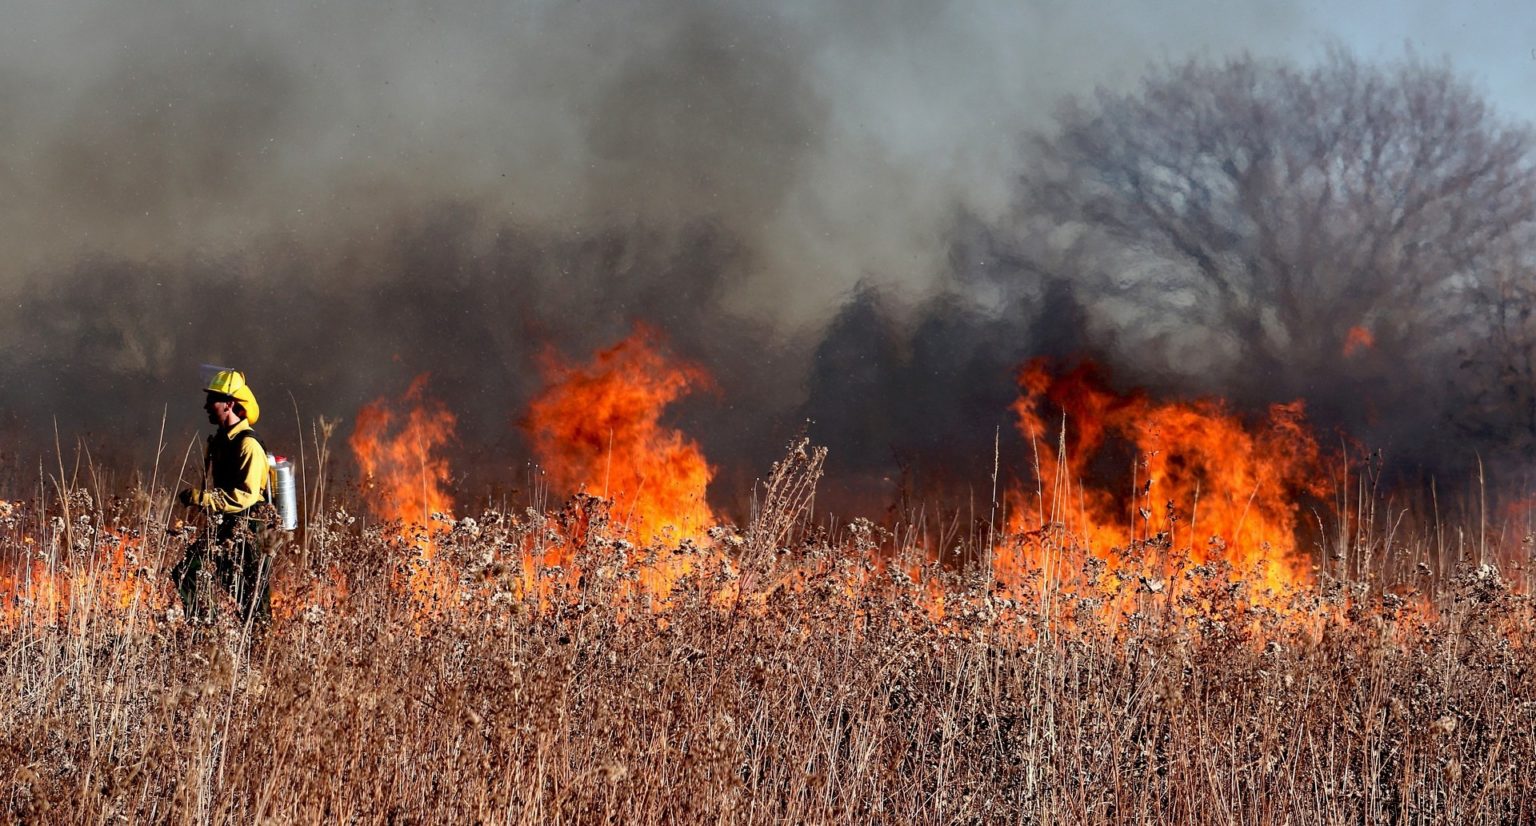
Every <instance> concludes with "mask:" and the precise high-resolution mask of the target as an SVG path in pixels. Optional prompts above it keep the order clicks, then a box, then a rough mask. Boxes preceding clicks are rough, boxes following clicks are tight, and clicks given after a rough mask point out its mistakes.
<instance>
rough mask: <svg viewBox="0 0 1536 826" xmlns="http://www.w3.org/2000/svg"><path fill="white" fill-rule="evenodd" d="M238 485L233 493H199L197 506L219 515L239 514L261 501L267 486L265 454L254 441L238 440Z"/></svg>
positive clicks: (213, 490)
mask: <svg viewBox="0 0 1536 826" xmlns="http://www.w3.org/2000/svg"><path fill="white" fill-rule="evenodd" d="M240 471H241V473H240V476H241V480H240V484H239V486H238V487H236V488H235V489H234V490H233V491H222V490H219V489H218V488H214V489H212V490H205V491H201V494H202V495H201V496H200V497H199V504H201V505H203V506H204V507H209V508H212V509H214V510H216V511H218V512H219V513H239V512H240V511H243V510H245V509H246V508H249V507H250V506H252V505H254V504H256V503H257V502H260V501H261V495H262V491H263V489H265V488H266V486H267V452H266V451H265V450H264V449H263V448H262V447H261V444H260V443H259V442H257V441H256V440H255V439H249V438H247V439H241V440H240Z"/></svg>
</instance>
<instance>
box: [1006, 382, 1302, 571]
mask: <svg viewBox="0 0 1536 826" xmlns="http://www.w3.org/2000/svg"><path fill="white" fill-rule="evenodd" d="M1019 382H1020V385H1021V389H1022V390H1023V396H1022V397H1021V398H1020V399H1019V400H1018V401H1017V402H1016V403H1015V404H1014V411H1015V412H1016V413H1017V415H1018V417H1019V423H1018V428H1019V430H1020V432H1022V433H1023V434H1024V436H1025V437H1026V438H1029V439H1030V440H1032V441H1033V442H1034V443H1035V445H1036V450H1037V451H1038V456H1039V472H1040V482H1039V487H1038V488H1037V489H1036V490H1033V491H1029V492H1028V493H1027V494H1026V493H1024V492H1022V491H1016V492H1015V495H1014V503H1015V508H1014V514H1015V515H1014V518H1013V519H1012V520H1011V522H1012V524H1011V526H1010V527H1012V528H1013V529H1014V530H1016V531H1022V530H1030V529H1036V528H1040V527H1042V526H1047V525H1052V524H1055V525H1060V526H1062V527H1064V528H1065V529H1066V530H1067V531H1068V533H1069V535H1070V536H1071V537H1072V539H1073V540H1075V541H1076V542H1077V543H1079V544H1080V545H1082V546H1083V547H1084V548H1085V549H1086V550H1088V551H1089V552H1090V553H1093V554H1096V555H1098V556H1101V557H1108V558H1113V557H1114V556H1115V555H1116V554H1117V552H1118V551H1120V550H1123V549H1125V548H1126V547H1127V546H1128V545H1129V544H1130V543H1131V542H1132V541H1133V540H1136V539H1146V538H1149V537H1152V536H1154V535H1156V534H1159V533H1161V534H1165V535H1166V536H1167V537H1168V539H1169V540H1170V541H1171V542H1172V543H1173V544H1172V547H1173V548H1174V549H1176V550H1178V549H1182V548H1184V547H1188V548H1189V557H1190V559H1191V561H1192V562H1194V563H1197V564H1199V563H1205V562H1214V561H1217V560H1224V561H1227V562H1230V563H1231V564H1232V565H1233V567H1234V573H1236V574H1237V575H1242V576H1246V575H1248V574H1249V573H1250V572H1256V574H1257V576H1258V577H1259V580H1260V581H1259V582H1258V583H1256V584H1260V585H1263V586H1267V587H1271V588H1276V587H1279V586H1284V585H1297V584H1301V583H1303V582H1307V581H1310V579H1311V575H1310V572H1309V571H1308V570H1307V569H1306V568H1305V566H1303V565H1302V564H1300V562H1299V561H1298V560H1297V559H1296V558H1295V555H1294V554H1293V553H1292V551H1293V548H1294V544H1295V535H1296V530H1297V528H1298V526H1299V517H1300V507H1301V506H1300V504H1299V497H1302V496H1314V497H1322V496H1324V495H1325V494H1326V491H1325V489H1324V488H1323V481H1322V480H1323V478H1324V476H1323V474H1322V473H1321V462H1320V455H1319V450H1318V447H1317V443H1316V441H1315V440H1314V439H1313V437H1312V436H1311V434H1310V432H1309V431H1308V430H1307V427H1306V421H1305V415H1304V413H1303V406H1302V403H1301V402H1300V401H1296V402H1292V403H1290V404H1283V405H1274V406H1272V407H1271V408H1270V410H1269V415H1268V417H1267V420H1266V421H1264V422H1261V423H1258V424H1255V425H1252V426H1250V425H1247V424H1245V423H1244V422H1243V421H1242V420H1241V419H1239V418H1238V417H1237V416H1235V415H1233V414H1231V413H1229V412H1228V411H1227V410H1226V408H1225V406H1224V405H1223V404H1222V402H1220V401H1216V400H1199V401H1195V402H1189V403H1175V402H1156V401H1153V400H1151V399H1149V398H1148V397H1147V396H1146V395H1145V394H1142V393H1131V394H1127V395H1118V394H1116V393H1114V392H1112V391H1110V390H1109V389H1108V388H1107V386H1106V385H1105V383H1104V380H1103V377H1102V376H1101V374H1100V373H1099V371H1098V370H1097V368H1096V367H1094V366H1093V365H1091V364H1084V365H1081V366H1079V367H1077V368H1075V369H1073V370H1071V371H1068V372H1067V373H1065V374H1062V375H1059V376H1058V375H1052V374H1051V372H1050V371H1049V370H1048V369H1047V366H1046V364H1045V362H1044V361H1043V360H1035V361H1032V362H1030V363H1029V364H1027V365H1026V366H1025V367H1024V368H1023V369H1022V370H1021V371H1020V374H1019ZM1048 409H1049V410H1052V411H1053V415H1056V413H1055V411H1059V414H1060V415H1062V416H1064V420H1065V424H1064V427H1065V434H1064V436H1063V437H1062V438H1061V440H1060V442H1061V444H1062V445H1063V446H1064V448H1065V450H1064V452H1059V451H1058V449H1057V447H1056V443H1055V442H1053V441H1052V440H1051V439H1050V438H1049V437H1048V434H1050V433H1053V432H1055V430H1056V428H1054V427H1051V426H1049V425H1048V423H1047V420H1046V415H1047V410H1048ZM1111 437H1114V438H1115V439H1117V440H1120V441H1121V442H1123V443H1125V444H1126V445H1127V446H1128V447H1129V448H1131V449H1132V450H1133V451H1134V454H1133V461H1134V466H1133V468H1132V476H1133V479H1134V484H1135V488H1134V493H1133V495H1132V496H1131V497H1129V498H1127V497H1123V496H1118V497H1117V496H1115V495H1112V494H1111V493H1110V492H1109V491H1107V490H1103V489H1096V488H1092V487H1087V486H1084V480H1086V479H1090V478H1092V476H1093V474H1092V473H1091V472H1090V467H1092V469H1093V470H1101V471H1102V469H1103V462H1102V460H1103V456H1101V453H1103V452H1105V451H1104V449H1105V448H1106V447H1107V446H1108V445H1109V444H1110V440H1111ZM1186 526H1187V527H1186Z"/></svg>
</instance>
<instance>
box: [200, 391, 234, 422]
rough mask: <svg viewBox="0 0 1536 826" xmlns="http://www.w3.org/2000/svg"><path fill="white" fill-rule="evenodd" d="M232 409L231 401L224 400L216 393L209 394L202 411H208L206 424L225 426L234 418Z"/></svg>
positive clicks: (232, 402) (232, 403)
mask: <svg viewBox="0 0 1536 826" xmlns="http://www.w3.org/2000/svg"><path fill="white" fill-rule="evenodd" d="M234 408H235V403H234V401H233V400H231V399H226V398H224V397H223V396H220V395H218V394H216V393H209V394H208V400H207V401H205V402H203V409H204V410H206V411H208V422H209V423H210V424H225V423H227V422H228V421H229V420H230V419H232V418H235V415H234Z"/></svg>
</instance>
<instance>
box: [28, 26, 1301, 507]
mask: <svg viewBox="0 0 1536 826" xmlns="http://www.w3.org/2000/svg"><path fill="white" fill-rule="evenodd" d="M1142 5H1143V4H1138V3H1130V2H1122V3H1108V4H1103V5H1101V6H1098V7H1096V8H1086V7H1083V6H1080V5H1079V4H1057V3H1050V2H1041V3H1026V4H1019V3H1004V2H998V3H978V4H942V3H939V4H935V3H925V2H901V3H896V4H891V3H875V2H852V3H839V4H824V3H818V2H809V0H807V2H790V3H776V4H761V3H748V2H728V3H706V2H693V1H692V0H663V1H662V2H649V3H626V4H618V5H615V4H594V3H531V4H507V3H503V2H492V1H491V0H479V1H477V0H471V2H459V3H452V4H442V5H435V6H434V5H423V4H417V3H408V2H383V3H378V2H366V3H365V2H361V0H343V1H342V2H332V3H326V4H321V5H319V6H316V7H313V8H308V9H305V10H303V11H302V12H298V11H295V10H294V9H293V8H292V7H291V6H289V5H287V4H275V3H270V4H269V3H262V2H252V3H240V4H225V5H223V6H221V7H218V8H210V7H208V6H207V4H199V3H192V2H185V1H184V0H173V1H172V2H159V1H158V0H157V1H156V2H150V0H118V2H113V3H96V4H89V3H88V4H75V5H70V6H69V7H67V8H66V7H62V6H59V5H58V4H10V5H9V7H8V8H7V9H6V20H7V25H6V26H5V27H4V30H3V31H0V187H3V188H4V190H5V191H6V192H7V194H8V197H7V198H6V199H4V200H3V201H0V249H3V252H4V256H5V258H4V260H5V261H6V265H5V266H4V267H3V268H0V399H3V405H4V409H3V411H0V413H3V414H4V415H3V420H4V421H9V422H16V423H19V424H18V425H17V427H16V429H17V430H18V431H20V430H24V429H30V435H31V436H33V437H35V436H37V435H39V434H42V433H45V432H46V431H48V430H51V427H52V424H53V422H54V421H57V422H58V426H59V429H60V431H61V432H62V433H64V434H65V438H66V439H69V438H70V435H71V434H80V435H83V436H86V437H89V438H91V440H92V444H93V445H98V446H99V445H111V446H116V449H117V450H119V451H120V453H121V455H120V457H119V458H120V459H121V460H122V461H123V462H124V463H126V465H127V466H133V467H141V468H142V467H146V466H147V465H148V464H149V463H150V462H149V459H150V455H149V454H150V453H151V452H152V450H151V447H150V445H151V444H153V442H154V439H155V436H156V434H157V433H158V431H159V429H160V422H161V417H162V415H165V416H166V417H167V421H168V424H167V428H166V429H167V432H168V434H169V435H170V440H169V441H171V442H172V444H173V446H179V445H180V444H181V442H180V440H181V439H184V438H186V437H188V436H190V435H191V434H193V433H195V432H197V431H198V430H199V429H205V426H204V425H203V424H202V416H201V414H200V411H199V410H198V407H199V405H200V397H199V394H198V392H197V389H196V387H195V386H194V384H193V382H194V381H195V378H196V367H197V365H198V364H200V363H204V362H213V363H222V364H229V365H234V366H239V367H242V368H243V369H245V370H247V372H248V373H249V374H250V376H251V379H252V381H253V383H254V385H255V387H256V389H257V392H258V393H259V394H261V398H262V403H263V410H264V411H265V414H264V424H263V425H262V429H263V430H264V431H266V432H267V433H269V434H271V436H270V438H271V439H272V440H273V441H274V442H277V443H279V444H286V445H289V446H290V447H289V450H290V451H291V450H292V449H293V448H292V447H291V446H292V445H294V444H295V443H296V442H297V441H298V439H299V438H300V437H301V432H302V431H304V430H305V429H306V428H307V423H308V422H309V421H311V420H312V419H313V417H315V416H318V415H325V416H328V417H333V418H334V417H341V418H347V417H350V416H351V415H353V414H354V413H355V411H356V410H357V409H358V407H359V406H361V405H362V404H364V403H366V402H367V401H369V400H371V399H374V398H376V397H379V396H381V395H389V394H397V393H398V392H400V391H401V390H403V388H404V387H405V386H406V384H407V383H408V382H409V381H410V379H411V378H412V377H413V376H415V375H417V374H419V373H421V372H431V373H432V379H431V383H430V385H429V391H430V392H431V393H433V394H434V395H436V396H438V397H439V398H442V399H443V400H445V401H446V402H447V403H448V405H449V406H450V408H452V409H453V410H454V411H455V413H456V414H458V416H459V421H460V428H459V433H458V439H459V446H458V448H459V450H460V451H461V453H462V454H463V459H464V460H465V461H463V462H462V463H460V464H459V465H458V466H460V467H462V468H464V472H465V473H467V474H470V475H471V476H470V478H467V479H466V480H465V482H466V485H467V486H469V487H474V486H475V485H481V486H484V485H485V484H486V483H487V482H488V480H491V481H495V480H499V481H503V482H505V481H507V480H511V481H510V482H509V483H511V484H516V483H517V479H519V478H520V474H521V473H522V462H524V461H526V458H527V452H526V446H525V445H524V444H523V437H522V434H521V432H520V431H519V429H518V426H517V418H518V416H519V415H520V414H521V412H522V410H524V409H525V407H526V404H527V401H528V400H529V399H530V398H531V397H532V396H533V394H535V393H536V392H537V391H538V389H539V387H540V384H541V376H540V374H539V371H538V367H537V365H538V354H539V353H540V352H542V351H543V349H544V348H546V347H554V348H556V349H558V350H560V351H562V352H564V353H565V354H566V355H568V356H570V357H572V358H584V357H585V356H586V355H587V354H588V353H590V352H591V351H592V350H594V349H596V348H598V347H602V346H606V345H609V344H612V343H613V342H614V341H616V340H617V339H618V338H620V337H622V336H623V335H625V334H627V333H628V332H629V330H630V329H631V328H632V326H633V324H635V323H636V322H645V323H648V324H650V325H652V326H653V327H656V328H658V329H660V330H661V331H662V332H663V334H664V335H665V336H666V338H667V340H668V341H669V342H670V344H671V347H672V348H673V349H674V351H675V353H676V354H677V355H678V356H680V357H682V358H686V359H689V360H692V361H695V362H697V363H699V364H701V365H703V366H704V367H705V368H706V369H708V370H709V371H710V372H711V373H712V374H713V375H714V376H715V378H716V382H717V385H718V389H717V391H715V392H713V393H706V394H703V395H700V396H697V397H695V398H692V399H690V400H689V401H688V402H686V403H685V404H684V405H682V406H681V407H680V408H679V409H678V410H676V411H674V412H673V414H672V419H673V421H674V422H675V423H677V424H679V425H680V426H682V427H684V428H685V429H686V430H688V432H689V433H690V434H692V435H694V436H695V438H698V439H699V440H700V441H701V443H702V444H703V446H704V448H705V451H706V453H707V454H708V455H709V456H710V457H711V459H712V460H713V461H714V462H715V463H717V464H718V465H720V469H721V474H720V477H719V479H720V485H721V491H719V492H717V495H719V496H720V497H722V499H723V501H726V502H739V501H740V500H741V497H742V496H743V495H744V492H745V491H746V490H748V489H749V487H750V484H751V482H752V479H753V477H754V476H755V475H757V474H759V473H761V472H763V470H764V469H765V468H766V467H767V464H768V462H769V461H771V460H772V459H773V458H774V457H775V455H776V453H777V451H778V449H779V448H780V447H781V446H782V445H783V443H784V442H785V441H786V440H787V439H788V438H789V437H790V436H791V435H792V434H793V433H795V432H796V431H798V430H800V429H801V428H806V429H808V430H809V432H810V433H811V435H813V437H815V438H816V439H817V440H818V441H821V442H824V443H826V444H828V445H829V446H830V447H831V448H832V459H831V462H830V465H829V469H830V471H831V472H832V474H833V477H834V481H835V482H836V484H835V485H834V487H839V488H840V489H841V490H843V491H844V492H845V493H846V494H847V497H848V498H849V499H850V500H853V499H855V498H859V497H863V496H865V495H866V492H868V495H874V496H881V497H887V496H889V495H891V494H892V493H894V492H898V491H899V490H900V489H901V488H902V486H903V484H904V483H903V481H902V474H903V473H904V472H905V473H907V474H908V475H909V477H911V478H917V477H921V478H922V479H926V480H931V481H932V483H933V484H935V485H939V486H943V485H947V484H950V483H953V484H954V485H956V486H958V485H963V484H969V483H971V482H978V483H979V482H980V481H981V480H983V479H985V478H987V477H988V476H989V475H990V471H991V465H992V463H993V446H994V439H995V437H998V435H999V434H1000V438H999V439H997V441H998V442H999V443H1000V444H1001V450H1002V451H1003V452H1004V453H1005V456H1004V457H1003V458H1004V459H1005V460H1006V461H1007V462H1008V463H1011V464H1012V465H1013V466H1014V467H1022V466H1023V464H1024V462H1025V457H1023V455H1022V451H1023V449H1024V448H1023V447H1022V446H1020V445H1019V444H1018V443H1017V441H1016V439H1012V440H1011V439H1010V437H1011V436H1012V434H1011V433H1010V428H1011V426H1012V422H1011V419H1010V417H1009V414H1008V411H1007V404H1008V402H1009V401H1011V400H1012V399H1013V398H1014V397H1015V396H1016V385H1015V384H1014V381H1013V371H1014V369H1015V367H1016V366H1017V365H1018V363H1019V362H1020V361H1022V360H1023V359H1024V358H1026V357H1029V356H1033V355H1066V354H1072V353H1077V354H1081V353H1094V352H1108V349H1107V348H1105V347H1104V346H1103V345H1102V344H1101V343H1100V342H1101V339H1102V338H1103V337H1104V326H1105V324H1104V321H1103V319H1102V318H1097V319H1096V318H1095V317H1093V316H1092V314H1091V313H1090V311H1089V308H1088V307H1089V302H1085V300H1084V299H1083V297H1082V296H1080V295H1077V294H1076V293H1075V292H1074V291H1075V290H1076V289H1077V287H1075V286H1074V285H1073V284H1072V283H1070V281H1069V280H1067V279H1064V278H1062V277H1061V274H1060V273H1059V272H1054V271H1052V270H1051V268H1049V267H1041V266H1039V262H1038V261H1036V260H1034V259H1033V258H1031V257H1030V256H1027V255H1024V254H1023V253H1021V252H1020V247H1021V246H1023V245H1026V244H1027V243H1031V242H1030V241H1029V239H1027V238H1021V237H1020V236H1019V232H1018V230H1017V229H1016V228H1013V227H1010V226H1009V225H1008V221H1009V216H1010V215H1011V208H1012V204H1013V200H1014V199H1015V197H1016V194H1017V193H1016V192H1015V185H1016V184H1015V180H1016V177H1017V173H1018V170H1019V168H1020V167H1021V165H1022V163H1023V159H1022V155H1021V153H1022V152H1023V151H1024V150H1023V147H1024V143H1023V141H1022V139H1021V137H1022V136H1023V135H1024V134H1026V133H1027V132H1028V131H1030V130H1032V129H1036V128H1041V127H1044V126H1046V125H1047V123H1048V115H1049V113H1050V111H1051V109H1052V107H1053V106H1054V104H1055V102H1056V101H1057V100H1058V99H1059V98H1060V97H1061V96H1062V95H1063V94H1066V93H1072V92H1081V91H1084V90H1085V89H1087V88H1089V87H1091V86H1092V85H1094V84H1097V83H1104V84H1108V85H1111V86H1121V85H1125V84H1129V83H1131V82H1132V81H1134V80H1135V79H1136V78H1137V77H1138V76H1139V74H1140V73H1141V71H1142V69H1143V67H1144V66H1145V65H1146V63H1147V61H1148V60H1149V59H1153V58H1157V57H1163V56H1167V55H1170V54H1186V53H1190V52H1201V51H1205V52H1209V51H1217V52H1220V53H1225V52H1227V51H1229V50H1231V49H1233V48H1235V47H1238V46H1241V47H1243V48H1247V49H1250V50H1254V51H1257V52H1260V53H1283V52H1285V51H1286V50H1288V49H1293V48H1296V47H1297V46H1296V43H1297V38H1298V36H1299V35H1300V34H1302V33H1305V32H1308V31H1310V30H1311V29H1312V27H1313V25H1314V21H1311V20H1308V19H1306V18H1305V17H1304V16H1303V15H1301V14H1299V13H1296V12H1290V11H1285V10H1281V9H1279V8H1278V7H1276V6H1274V5H1273V4H1253V7H1252V8H1234V7H1230V5H1229V4H1224V5H1223V6H1222V7H1221V9H1220V11H1213V10H1212V9H1211V8H1208V7H1207V5H1208V4H1205V3H1200V2H1192V1H1191V2H1177V3H1171V4H1162V5H1160V7H1159V9H1158V10H1157V17H1156V19H1152V18H1149V17H1147V15H1146V12H1145V10H1144V9H1143V8H1142ZM1133 377H1134V375H1133ZM294 408H297V416H295V415H294V410H293V409H294ZM347 426H348V425H344V426H343V427H344V429H345V428H346V427H347ZM22 439H23V437H22V436H20V435H18V436H17V437H16V440H17V442H18V443H20V442H21V440H22ZM49 442H50V443H51V439H50V440H49ZM1010 442H1011V443H1010ZM39 443H41V442H39ZM98 450H99V448H98ZM1008 451H1012V452H1013V453H1012V455H1006V454H1008ZM22 453H24V450H18V451H15V455H20V454H22ZM22 458H23V459H25V456H23V457H22ZM98 458H103V457H102V455H101V454H100V453H99V452H98ZM471 459H472V460H473V461H470V460H471Z"/></svg>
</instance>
